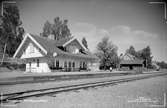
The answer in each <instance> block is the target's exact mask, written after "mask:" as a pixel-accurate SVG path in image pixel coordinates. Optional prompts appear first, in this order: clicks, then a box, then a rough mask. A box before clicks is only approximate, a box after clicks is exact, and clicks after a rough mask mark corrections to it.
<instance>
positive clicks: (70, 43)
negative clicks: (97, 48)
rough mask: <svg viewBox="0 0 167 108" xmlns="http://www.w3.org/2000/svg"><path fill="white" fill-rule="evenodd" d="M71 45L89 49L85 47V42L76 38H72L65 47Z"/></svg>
mask: <svg viewBox="0 0 167 108" xmlns="http://www.w3.org/2000/svg"><path fill="white" fill-rule="evenodd" d="M69 45H73V46H77V48H79V49H83V50H87V48H85V46H83V44H82V43H80V42H79V41H78V40H77V39H76V38H72V39H71V40H69V41H67V42H66V43H64V44H63V47H67V46H69Z"/></svg>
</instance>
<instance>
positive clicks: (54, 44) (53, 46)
mask: <svg viewBox="0 0 167 108" xmlns="http://www.w3.org/2000/svg"><path fill="white" fill-rule="evenodd" d="M28 36H29V37H30V38H31V39H33V40H34V41H36V42H37V44H39V45H40V46H41V47H42V48H43V49H44V50H46V52H47V53H46V56H53V55H54V54H55V53H56V55H58V56H73V57H81V58H89V59H97V57H96V56H95V55H93V54H91V53H90V52H89V53H88V52H87V53H85V54H82V53H78V54H71V53H69V52H65V51H63V50H61V49H59V48H58V46H63V45H65V44H68V42H70V41H73V40H76V39H75V38H65V39H62V40H59V41H55V40H51V39H48V38H45V37H41V36H37V35H32V34H28ZM23 41H24V40H23ZM21 44H23V42H22V43H21ZM19 48H21V45H20V46H19ZM19 48H18V50H17V51H16V53H15V55H14V57H16V55H17V53H18V52H19Z"/></svg>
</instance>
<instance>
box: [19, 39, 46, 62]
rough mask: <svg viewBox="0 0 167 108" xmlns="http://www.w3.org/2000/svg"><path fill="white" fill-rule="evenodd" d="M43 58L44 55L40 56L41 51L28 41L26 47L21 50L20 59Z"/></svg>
mask: <svg viewBox="0 0 167 108" xmlns="http://www.w3.org/2000/svg"><path fill="white" fill-rule="evenodd" d="M43 56H44V54H42V51H41V50H40V49H39V48H38V47H37V46H36V45H35V44H34V43H33V42H31V41H30V42H29V44H28V45H27V47H26V48H25V49H24V50H23V53H22V55H21V57H20V58H21V59H24V58H33V57H43Z"/></svg>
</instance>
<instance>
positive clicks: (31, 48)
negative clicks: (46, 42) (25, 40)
mask: <svg viewBox="0 0 167 108" xmlns="http://www.w3.org/2000/svg"><path fill="white" fill-rule="evenodd" d="M34 52H35V49H34V46H33V44H30V53H34Z"/></svg>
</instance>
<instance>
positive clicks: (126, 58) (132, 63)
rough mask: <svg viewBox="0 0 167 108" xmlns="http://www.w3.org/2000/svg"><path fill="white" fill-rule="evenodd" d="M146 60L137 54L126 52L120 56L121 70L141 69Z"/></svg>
mask: <svg viewBox="0 0 167 108" xmlns="http://www.w3.org/2000/svg"><path fill="white" fill-rule="evenodd" d="M143 62H144V61H143V60H141V59H138V58H136V57H135V56H133V55H131V54H129V53H125V54H124V55H122V56H121V57H120V64H119V69H120V70H141V69H142V68H143V67H144V63H143Z"/></svg>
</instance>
